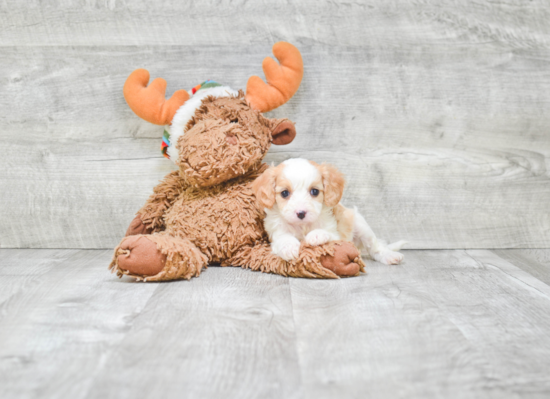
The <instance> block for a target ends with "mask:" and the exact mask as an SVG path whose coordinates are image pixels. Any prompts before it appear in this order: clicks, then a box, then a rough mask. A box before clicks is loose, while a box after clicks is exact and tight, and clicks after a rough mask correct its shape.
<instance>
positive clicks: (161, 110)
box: [123, 69, 189, 125]
mask: <svg viewBox="0 0 550 399" xmlns="http://www.w3.org/2000/svg"><path fill="white" fill-rule="evenodd" d="M147 83H149V72H148V71H147V70H145V69H136V70H135V71H134V72H132V73H131V74H130V76H128V79H126V83H124V89H123V93H124V98H125V99H126V102H127V103H128V105H129V106H130V108H131V109H132V111H134V113H135V114H136V115H137V116H139V117H140V118H141V119H144V120H146V121H147V122H150V123H154V124H155V125H168V124H170V123H171V122H172V118H174V115H175V113H176V111H177V110H178V108H179V107H181V106H182V105H183V104H184V103H185V102H186V101H187V100H189V93H187V92H186V91H185V90H178V91H176V92H175V93H174V94H172V97H171V98H170V99H168V100H167V99H166V98H165V97H164V96H165V93H166V80H164V79H162V78H156V79H155V80H153V81H152V82H151V84H150V85H149V86H147Z"/></svg>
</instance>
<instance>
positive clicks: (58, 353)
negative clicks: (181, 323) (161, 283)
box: [0, 250, 158, 399]
mask: <svg viewBox="0 0 550 399" xmlns="http://www.w3.org/2000/svg"><path fill="white" fill-rule="evenodd" d="M10 251H12V252H10ZM13 251H14V250H0V292H2V293H3V292H6V291H8V292H10V295H9V296H8V297H7V298H5V299H4V300H2V301H1V302H0V397H2V398H10V399H11V398H23V397H25V398H31V397H51V398H62V397H64V398H68V397H70V398H82V397H84V395H85V393H86V392H87V391H88V390H89V387H90V384H91V383H92V382H93V378H94V376H95V375H96V374H97V373H98V371H99V370H100V369H101V367H102V366H103V364H104V363H105V361H106V360H107V358H108V356H109V353H110V352H111V351H112V350H113V349H114V347H115V346H116V345H118V344H119V342H120V340H121V339H122V337H123V336H124V335H125V334H126V332H127V331H128V328H129V327H130V326H131V324H132V320H133V318H134V317H135V316H136V315H137V314H139V313H140V312H141V310H142V309H143V307H144V306H145V304H146V303H147V301H148V300H149V298H150V297H151V295H152V294H153V292H154V291H155V290H156V289H157V288H158V286H156V285H147V284H142V285H140V284H125V283H120V282H119V281H118V280H117V279H116V278H113V276H112V275H110V274H109V273H108V271H107V268H106V265H107V264H108V262H109V260H110V258H111V254H112V251H108V250H107V251H105V250H103V251H98V250H95V251H83V250H78V251H75V250H63V251H59V250H24V251H18V252H13ZM31 263H32V264H31ZM6 276H9V278H7V279H6V278H5V277H6ZM2 296H4V295H2Z"/></svg>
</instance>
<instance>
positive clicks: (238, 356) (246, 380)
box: [89, 267, 303, 398]
mask: <svg viewBox="0 0 550 399" xmlns="http://www.w3.org/2000/svg"><path fill="white" fill-rule="evenodd" d="M288 284H289V280H288V279H287V278H284V277H280V276H273V275H267V274H263V273H258V272H252V271H248V270H247V271H245V270H242V269H235V268H220V267H211V268H209V269H208V270H207V271H205V272H204V273H203V274H201V276H200V277H199V278H197V279H193V280H191V281H189V282H183V283H182V282H180V283H176V284H161V285H160V286H159V289H158V291H157V292H156V293H155V297H154V298H153V299H152V300H151V301H149V303H148V306H147V307H146V308H145V309H144V310H143V312H142V313H141V315H140V316H139V317H137V318H136V319H135V320H134V321H133V328H132V329H131V331H129V332H128V334H127V335H126V337H125V338H124V340H123V342H122V343H121V344H120V345H119V346H118V348H117V350H116V351H115V352H114V353H113V355H112V356H111V358H110V360H109V362H108V363H107V364H106V365H105V367H104V369H103V370H102V372H101V373H99V374H98V375H97V376H96V378H95V381H94V386H93V388H92V389H91V390H90V394H89V397H97V398H121V397H122V398H132V397H135V396H136V393H138V392H139V394H140V396H142V397H151V398H153V397H159V395H160V396H161V397H168V398H181V397H188V398H222V397H223V398H301V397H303V392H302V389H301V377H300V375H301V374H300V367H299V362H298V357H297V350H296V347H295V336H294V332H295V328H294V321H293V318H292V305H291V301H290V291H289V286H288ZM121 381H124V384H121V383H120V382H121ZM112 387H117V388H118V389H116V390H113V389H112Z"/></svg>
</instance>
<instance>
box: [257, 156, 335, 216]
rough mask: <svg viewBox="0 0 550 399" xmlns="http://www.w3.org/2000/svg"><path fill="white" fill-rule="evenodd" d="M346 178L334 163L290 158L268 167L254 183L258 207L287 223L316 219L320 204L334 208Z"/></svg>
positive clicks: (320, 209) (321, 207) (320, 208)
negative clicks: (270, 211)
mask: <svg viewBox="0 0 550 399" xmlns="http://www.w3.org/2000/svg"><path fill="white" fill-rule="evenodd" d="M344 184H345V179H344V176H343V175H342V173H340V172H339V171H338V170H337V169H336V168H335V167H334V166H332V165H327V164H322V165H318V164H316V163H315V162H310V161H307V160H305V159H300V158H297V159H289V160H287V161H285V162H283V163H282V164H280V165H279V166H277V167H270V168H269V169H267V170H266V171H265V172H264V173H263V174H262V175H261V176H260V177H258V179H256V181H255V182H254V184H253V189H254V193H255V194H256V201H257V203H258V205H259V206H260V207H261V208H267V209H272V208H274V207H277V210H278V211H279V213H280V214H281V216H282V217H283V218H284V219H285V220H286V222H287V223H290V224H293V225H305V224H310V223H313V222H315V221H316V220H317V219H318V218H319V215H320V214H321V211H322V209H323V206H327V207H331V208H332V207H334V206H336V205H337V204H338V202H340V199H341V198H342V194H343V193H344Z"/></svg>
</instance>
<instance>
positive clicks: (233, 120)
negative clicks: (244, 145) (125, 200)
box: [229, 119, 239, 123]
mask: <svg viewBox="0 0 550 399" xmlns="http://www.w3.org/2000/svg"><path fill="white" fill-rule="evenodd" d="M229 122H231V123H239V120H238V119H231V120H230V121H229Z"/></svg>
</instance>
